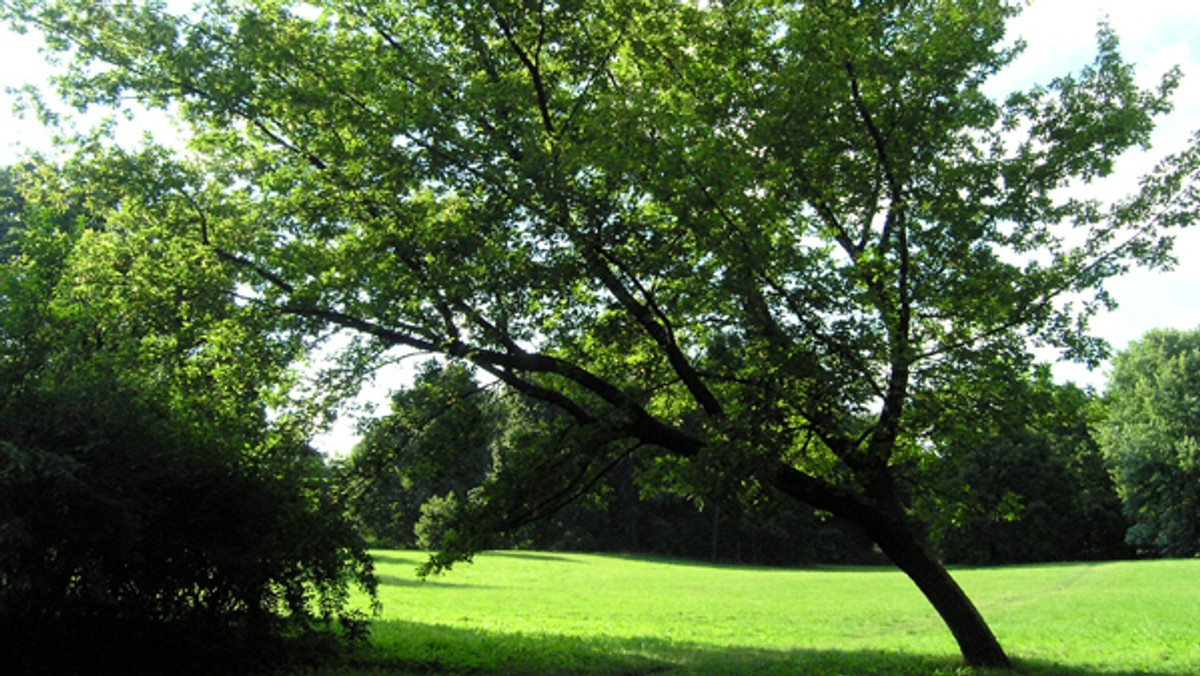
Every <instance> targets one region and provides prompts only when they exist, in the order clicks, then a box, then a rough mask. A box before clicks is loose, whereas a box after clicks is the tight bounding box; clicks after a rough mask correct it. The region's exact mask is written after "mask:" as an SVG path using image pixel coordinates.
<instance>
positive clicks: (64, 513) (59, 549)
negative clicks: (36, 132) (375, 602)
mask: <svg viewBox="0 0 1200 676" xmlns="http://www.w3.org/2000/svg"><path fill="white" fill-rule="evenodd" d="M111 159H112V161H113V162H114V163H116V162H118V161H120V160H121V159H122V158H121V157H118V156H114V157H112V158H111ZM124 159H126V160H128V161H129V162H130V164H131V165H132V164H135V163H136V162H137V159H136V158H124ZM142 159H145V158H142ZM126 168H129V167H126ZM80 169H81V167H78V166H68V167H64V168H57V167H50V166H46V165H38V164H32V165H30V166H28V167H25V168H23V169H21V170H16V171H14V170H5V171H3V172H0V176H2V177H3V179H4V182H3V183H4V187H5V190H4V195H3V198H4V204H3V207H4V209H3V212H4V213H3V222H2V223H0V228H2V230H0V235H2V237H0V246H2V247H3V249H2V250H0V345H2V346H3V350H2V351H0V636H3V643H4V646H5V649H4V662H5V667H6V668H9V669H13V670H15V671H16V672H17V673H23V672H26V671H28V672H29V673H47V672H53V673H58V672H64V673H121V672H130V671H148V672H151V673H164V672H172V673H181V672H190V671H204V672H207V673H216V672H220V671H222V670H225V669H234V668H238V669H242V668H246V667H247V666H250V665H255V666H263V665H264V664H278V663H281V662H282V663H288V662H289V661H290V660H292V659H294V658H296V657H301V658H303V657H318V656H320V654H321V651H322V650H323V649H326V648H332V647H333V646H334V643H335V636H336V634H335V633H334V632H335V630H336V629H337V628H338V627H339V626H340V627H341V629H342V630H345V629H350V630H351V631H354V632H357V631H360V630H361V629H362V628H363V621H364V620H365V615H362V614H359V615H355V614H353V613H350V612H349V610H350V608H349V605H348V600H349V593H350V589H351V587H352V586H354V585H357V586H359V587H361V588H362V589H364V590H365V591H367V592H369V593H373V590H374V584H375V582H374V578H373V577H372V573H371V571H372V566H371V561H370V559H369V557H368V556H367V555H366V553H365V550H364V549H363V548H362V544H361V543H362V541H361V539H360V538H358V537H357V536H356V534H355V533H354V532H353V530H352V529H351V528H350V527H349V524H348V523H347V522H346V521H345V520H344V519H343V518H342V517H341V516H340V515H339V514H338V513H337V511H336V510H334V509H333V508H332V506H331V502H330V500H329V498H328V493H327V489H326V486H325V483H324V480H323V478H322V475H323V471H324V470H323V466H322V463H321V460H320V457H319V456H318V455H317V454H316V453H315V452H314V451H312V450H311V449H310V448H309V447H308V446H307V444H306V443H305V440H304V437H303V436H301V435H300V434H298V432H299V430H298V429H295V428H291V429H289V427H288V426H287V425H286V424H278V425H273V424H270V423H268V422H267V419H266V417H265V404H264V402H265V401H266V398H265V393H266V392H267V391H268V390H269V389H270V388H271V387H272V384H273V383H275V382H277V381H278V378H279V377H280V376H281V375H282V374H281V372H280V371H279V370H278V362H277V360H278V358H279V356H280V355H279V354H278V353H277V352H278V350H277V346H272V345H271V341H270V339H268V338H266V337H265V336H263V335H255V334H253V333H245V332H243V331H244V330H245V329H246V327H247V326H249V325H251V323H250V322H245V321H243V319H244V318H236V315H237V314H238V313H239V310H238V308H237V307H236V306H235V305H234V303H232V300H231V296H230V295H229V291H230V286H229V280H228V279H227V278H226V279H222V278H221V277H220V276H211V275H210V276H204V275H180V274H178V269H177V268H176V267H175V266H176V265H178V264H179V263H180V261H181V258H183V257H186V256H187V255H188V253H189V252H188V251H187V249H186V248H180V247H168V246H165V243H164V242H163V240H162V239H161V238H159V237H156V236H154V234H152V233H149V232H146V231H144V230H143V231H141V232H139V233H137V234H134V233H132V232H130V231H129V230H128V229H127V227H128V224H129V219H137V218H139V216H138V212H139V211H140V210H141V208H143V207H144V206H145V205H144V204H142V205H139V204H137V203H136V201H134V200H129V199H127V198H125V197H124V196H123V195H122V194H121V192H120V187H119V186H116V185H113V184H111V183H109V182H108V181H107V180H106V177H105V176H104V175H97V174H91V173H88V174H82V175H81V174H79V173H77V172H78V171H79V170H80ZM132 177H133V175H132V173H127V174H124V175H123V178H125V179H131V178H132ZM104 207H107V208H104ZM339 619H341V620H344V621H343V622H341V623H340V625H339V623H338V621H339ZM299 636H305V637H306V639H307V640H306V641H305V642H302V643H297V642H290V641H287V640H286V639H288V638H289V637H299Z"/></svg>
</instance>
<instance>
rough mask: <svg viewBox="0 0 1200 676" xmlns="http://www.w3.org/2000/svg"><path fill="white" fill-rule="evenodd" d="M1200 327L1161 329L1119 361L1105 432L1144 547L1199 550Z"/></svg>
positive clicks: (1133, 538) (1131, 536)
mask: <svg viewBox="0 0 1200 676" xmlns="http://www.w3.org/2000/svg"><path fill="white" fill-rule="evenodd" d="M1197 392H1200V330H1191V331H1178V330H1156V331H1151V332H1149V333H1147V334H1146V335H1144V336H1142V338H1141V339H1140V340H1137V341H1134V342H1132V343H1130V344H1129V347H1127V348H1126V349H1125V350H1124V351H1122V352H1121V353H1120V354H1118V355H1117V357H1116V359H1115V360H1114V361H1113V370H1112V375H1111V376H1110V378H1109V382H1108V389H1107V390H1106V392H1105V398H1106V400H1107V403H1108V414H1107V417H1106V419H1105V421H1104V424H1103V427H1102V434H1101V437H1100V440H1101V445H1102V447H1103V448H1104V453H1105V455H1106V456H1107V458H1108V461H1109V463H1110V464H1111V466H1112V468H1113V470H1114V474H1115V478H1116V482H1117V486H1118V488H1119V490H1120V492H1121V497H1122V499H1123V500H1124V506H1125V514H1126V516H1127V517H1128V518H1129V520H1130V522H1131V523H1132V524H1133V525H1132V526H1131V527H1130V528H1129V532H1128V534H1127V536H1126V539H1127V541H1128V542H1129V544H1131V545H1133V546H1134V547H1137V548H1138V549H1140V550H1142V551H1145V552H1148V553H1153V554H1159V555H1163V556H1196V555H1197V554H1200V464H1198V458H1200V453H1198V450H1197V449H1198V448H1200V446H1198V445H1197V439H1200V395H1198V394H1197Z"/></svg>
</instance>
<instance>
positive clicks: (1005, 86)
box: [0, 0, 1200, 452]
mask: <svg viewBox="0 0 1200 676" xmlns="http://www.w3.org/2000/svg"><path fill="white" fill-rule="evenodd" d="M1102 20H1107V22H1108V23H1109V25H1111V26H1112V27H1113V28H1114V29H1115V30H1116V32H1117V35H1118V36H1119V37H1120V39H1121V46H1122V53H1123V54H1124V55H1125V58H1126V59H1127V60H1129V61H1130V62H1132V63H1134V64H1136V66H1137V69H1138V70H1137V72H1138V76H1139V79H1141V80H1142V81H1143V84H1151V83H1156V82H1157V81H1158V79H1159V77H1161V75H1162V73H1163V72H1165V71H1166V70H1168V69H1169V68H1171V67H1172V66H1175V65H1178V66H1180V67H1181V68H1182V70H1183V73H1184V79H1183V84H1182V85H1181V87H1180V88H1179V90H1178V91H1177V92H1176V94H1175V97H1174V100H1175V109H1174V111H1173V112H1172V113H1171V114H1170V115H1169V116H1167V117H1166V118H1164V119H1162V120H1161V121H1160V123H1159V128H1158V129H1157V131H1156V132H1155V135H1154V137H1153V149H1152V150H1151V151H1149V152H1141V151H1137V152H1133V153H1131V154H1130V155H1129V156H1127V157H1125V158H1122V160H1121V161H1120V162H1119V163H1118V165H1117V172H1116V174H1115V175H1114V176H1112V177H1110V178H1109V179H1106V180H1105V182H1104V183H1102V184H1100V185H1094V186H1088V187H1085V188H1082V189H1083V190H1088V191H1093V192H1095V193H1096V194H1105V195H1117V194H1125V193H1128V192H1131V191H1132V190H1133V188H1134V186H1135V185H1136V180H1137V177H1138V176H1139V175H1141V174H1143V173H1145V172H1146V171H1148V170H1149V169H1150V168H1152V167H1153V165H1154V164H1155V163H1156V162H1157V160H1158V159H1159V158H1161V157H1162V156H1164V155H1166V154H1169V153H1171V152H1173V151H1177V150H1179V149H1180V148H1182V147H1183V146H1184V145H1186V143H1187V142H1188V139H1189V138H1190V137H1191V135H1192V133H1193V132H1195V131H1197V130H1200V2H1196V0H1032V2H1030V3H1029V6H1028V7H1027V8H1026V10H1025V11H1024V12H1023V13H1022V14H1021V16H1019V17H1018V18H1016V19H1015V20H1014V21H1013V22H1012V23H1010V25H1009V37H1010V38H1012V39H1015V38H1018V37H1019V38H1021V39H1023V40H1024V41H1025V42H1026V44H1027V48H1026V51H1025V53H1024V54H1023V55H1022V56H1021V57H1020V59H1019V60H1018V61H1017V62H1016V63H1014V64H1013V65H1012V66H1010V67H1009V68H1008V69H1007V70H1006V71H1004V72H1002V73H1001V74H1000V75H998V76H997V77H996V78H995V79H994V80H993V81H992V82H991V83H989V87H990V90H989V91H990V93H992V94H994V95H996V96H1002V95H1003V94H1005V93H1007V92H1009V91H1012V90H1013V89H1018V88H1023V87H1026V86H1028V85H1030V84H1033V83H1046V82H1049V80H1050V79H1052V78H1053V77H1055V76H1056V75H1061V74H1065V73H1067V72H1071V71H1077V70H1078V69H1079V68H1080V67H1082V66H1084V65H1086V64H1087V63H1089V62H1090V61H1091V60H1092V58H1093V57H1094V55H1095V44H1096V43H1095V34H1096V29H1097V26H1098V24H1099V22H1100V21H1102ZM38 45H39V40H38V39H37V38H36V37H35V36H32V35H25V36H20V35H15V34H12V33H9V32H7V31H3V30H2V29H0V64H3V67H2V68H0V87H15V86H20V85H22V84H25V83H33V84H40V83H43V82H45V80H46V78H47V77H48V74H49V69H48V68H47V67H46V66H45V65H44V64H43V63H42V61H41V58H40V57H39V56H38V54H37V47H38ZM13 101H14V99H13V97H12V96H10V95H8V94H6V93H0V163H4V164H7V163H10V162H12V161H13V160H14V159H15V158H16V157H17V156H18V155H19V153H20V152H21V149H22V148H32V149H45V148H47V147H48V145H49V141H48V137H47V134H46V132H45V131H44V130H42V129H41V128H40V127H39V126H38V123H37V122H36V121H34V120H32V119H22V118H19V117H16V116H14V114H13V112H12V110H11V109H12V103H13ZM147 124H149V123H147ZM149 128H150V129H151V130H156V129H157V130H161V129H162V128H161V127H154V126H151V127H149ZM131 131H133V132H134V135H135V136H136V135H140V132H141V131H143V130H142V129H139V128H136V127H135V128H134V129H132V130H131ZM155 133H156V134H157V133H164V134H165V133H171V132H170V131H169V130H163V131H155ZM1176 257H1177V259H1178V261H1179V262H1178V265H1177V266H1175V268H1174V269H1173V270H1170V271H1160V272H1149V271H1138V270H1135V271H1133V272H1131V273H1129V274H1127V275H1126V276H1124V277H1121V278H1118V279H1115V280H1112V281H1110V282H1109V289H1110V291H1111V292H1112V294H1113V296H1114V297H1115V299H1116V301H1117V303H1118V304H1119V307H1118V308H1117V309H1116V310H1114V311H1112V312H1108V313H1105V314H1103V315H1101V316H1099V317H1097V318H1096V319H1095V320H1094V322H1093V330H1094V333H1096V334H1097V335H1099V336H1101V337H1103V338H1105V339H1106V340H1108V341H1109V342H1110V343H1111V345H1112V347H1113V348H1114V350H1121V349H1123V348H1124V347H1126V346H1127V345H1128V344H1129V342H1130V341H1131V340H1136V339H1137V338H1139V337H1140V336H1141V335H1143V334H1144V333H1145V332H1146V331H1149V330H1151V329H1154V328H1178V329H1191V328H1196V327H1200V227H1198V228H1197V229H1193V230H1191V231H1186V232H1184V233H1181V234H1180V236H1179V237H1178V238H1177V240H1176ZM1043 358H1046V359H1047V360H1053V358H1054V355H1053V354H1046V355H1044V356H1043ZM1055 372H1056V374H1057V375H1058V377H1059V379H1060V380H1072V381H1074V382H1076V383H1078V384H1080V385H1087V386H1093V387H1096V388H1097V389H1102V388H1103V385H1104V380H1105V370H1104V369H1103V368H1101V369H1099V370H1097V371H1092V372H1089V371H1088V370H1087V369H1085V368H1084V367H1082V366H1078V365H1073V364H1065V363H1060V364H1057V365H1056V367H1055ZM350 439H351V435H350V424H349V422H347V421H343V423H342V424H341V425H340V426H339V428H338V429H337V430H335V431H334V432H333V433H332V434H330V435H327V436H326V438H325V439H324V440H323V444H324V445H325V446H327V447H334V448H332V450H333V451H335V452H345V451H346V450H348V448H345V446H346V445H347V444H348V443H350V441H349V440H350ZM336 447H341V448H336Z"/></svg>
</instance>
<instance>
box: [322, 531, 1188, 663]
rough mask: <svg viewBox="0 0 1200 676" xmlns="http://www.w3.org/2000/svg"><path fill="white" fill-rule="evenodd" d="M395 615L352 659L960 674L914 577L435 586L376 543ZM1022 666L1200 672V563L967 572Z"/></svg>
mask: <svg viewBox="0 0 1200 676" xmlns="http://www.w3.org/2000/svg"><path fill="white" fill-rule="evenodd" d="M376 556H377V562H378V564H377V565H378V572H379V574H380V575H381V577H382V578H383V585H382V588H381V600H382V602H383V604H384V612H383V616H382V617H381V618H380V619H379V621H377V622H376V624H375V629H374V638H373V646H372V648H370V649H369V650H364V651H362V652H361V653H360V655H359V656H358V658H357V659H356V661H355V662H353V663H352V664H351V665H350V666H348V667H347V668H346V671H347V672H350V671H358V672H366V671H372V670H379V671H389V672H390V673H395V672H396V671H397V670H400V671H413V672H419V671H449V672H464V671H469V672H492V673H571V672H574V673H648V672H670V673H730V674H732V673H779V674H791V673H848V674H849V673H853V674H869V673H878V674H890V673H909V674H926V673H938V672H941V673H948V672H953V671H955V670H956V665H957V664H958V660H959V658H958V653H957V650H956V648H955V646H954V643H953V641H952V639H951V637H950V635H949V632H948V631H947V630H946V629H945V627H944V625H943V624H942V623H941V621H940V620H939V619H938V617H937V616H936V614H935V613H934V611H933V610H932V609H931V608H930V607H929V605H928V604H927V603H926V602H925V600H924V598H923V597H921V595H920V594H919V593H918V592H917V591H916V589H915V588H914V587H913V586H912V584H911V583H910V582H909V581H908V579H907V578H905V577H904V576H903V575H902V574H901V573H899V572H896V571H893V570H890V569H886V568H881V569H862V568H857V569H851V568H816V569H805V570H782V569H766V568H751V567H739V566H708V565H699V564H692V563H687V562H680V561H666V560H655V559H647V558H635V557H621V556H590V555H574V554H538V553H525V552H497V553H491V554H483V555H480V556H479V557H477V559H476V562H475V563H474V564H472V565H462V566H459V567H457V568H455V569H454V570H453V571H451V572H450V573H449V574H447V575H445V576H443V577H437V578H430V579H429V580H427V581H424V582H422V581H421V580H419V579H417V578H416V577H415V576H414V573H413V571H414V569H415V568H416V566H417V565H418V564H419V563H420V562H421V561H422V560H423V559H422V555H421V554H419V553H415V552H393V551H380V552H376ZM955 575H956V577H957V578H958V579H959V580H960V582H961V583H962V584H963V586H964V587H965V588H966V589H967V591H968V592H969V593H970V594H971V596H972V597H973V598H974V599H975V601H976V603H977V604H978V605H979V606H980V608H981V610H982V612H983V613H984V614H985V616H986V617H987V618H988V619H989V621H990V622H991V624H992V626H993V628H994V629H995V630H996V632H997V634H998V635H999V637H1000V639H1001V641H1002V642H1003V644H1004V645H1005V647H1006V649H1007V650H1008V651H1009V653H1010V654H1011V655H1012V656H1013V657H1014V658H1015V659H1016V660H1017V662H1018V664H1019V665H1021V667H1022V671H1027V672H1031V673H1044V674H1091V673H1104V674H1129V673H1200V561H1197V560H1186V561H1147V562H1120V563H1101V564H1070V565H1047V566H1016V567H1004V568H992V569H966V570H959V571H956V572H955Z"/></svg>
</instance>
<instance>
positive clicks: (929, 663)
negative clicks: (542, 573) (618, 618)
mask: <svg viewBox="0 0 1200 676" xmlns="http://www.w3.org/2000/svg"><path fill="white" fill-rule="evenodd" d="M1017 662H1018V668H1017V670H1016V671H1014V672H1009V671H996V670H972V669H966V668H963V667H961V666H960V661H959V659H958V658H957V656H951V655H940V656H939V655H916V654H907V653H902V652H888V651H871V650H844V651H843V650H814V649H804V648H797V649H793V650H770V649H763V648H752V647H743V646H714V645H708V644H699V643H692V642H687V641H674V640H670V639H667V638H660V637H611V636H586V637H585V636H559V635H554V634H514V633H505V632H498V631H488V630H485V629H480V628H458V627H447V626H440V625H427V624H420V623H413V622H404V621H399V620H391V621H381V622H376V623H375V625H374V629H373V637H372V639H371V645H370V646H365V647H362V648H360V649H359V650H358V651H357V652H356V653H354V654H353V655H352V656H351V657H349V658H348V659H347V660H346V661H345V662H343V663H341V664H339V665H330V666H329V667H328V668H326V669H323V670H320V671H319V672H317V673H319V674H328V675H332V674H465V673H469V674H629V675H632V674H780V675H782V674H788V675H791V674H814V675H816V674H820V675H824V674H853V675H854V676H861V675H868V674H878V675H881V676H882V675H885V674H887V675H892V674H896V675H900V676H904V675H910V676H917V675H921V676H927V675H930V674H934V675H936V674H942V675H949V674H955V675H961V676H967V675H978V676H984V675H986V676H999V675H1001V674H1010V673H1016V674H1029V675H1031V676H1133V675H1134V674H1135V673H1138V674H1144V673H1145V672H1121V671H1103V670H1089V669H1086V668H1079V667H1072V666H1066V665H1059V664H1053V663H1050V662H1044V661H1033V660H1027V661H1021V660H1018V661H1017Z"/></svg>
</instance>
